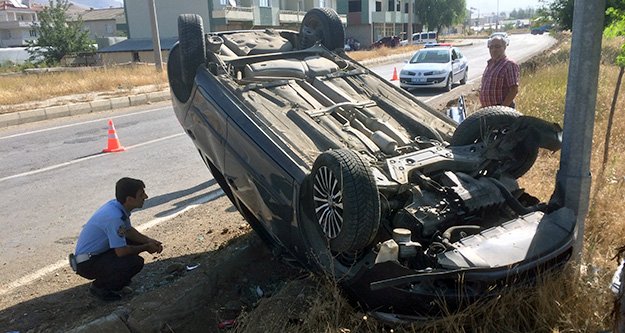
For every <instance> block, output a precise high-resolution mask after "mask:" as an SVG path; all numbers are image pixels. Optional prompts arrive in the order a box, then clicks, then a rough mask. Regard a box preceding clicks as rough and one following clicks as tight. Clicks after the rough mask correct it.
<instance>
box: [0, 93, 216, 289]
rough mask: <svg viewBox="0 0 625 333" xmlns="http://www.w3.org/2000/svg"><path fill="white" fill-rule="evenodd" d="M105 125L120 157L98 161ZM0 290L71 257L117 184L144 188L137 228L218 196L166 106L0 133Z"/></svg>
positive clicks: (113, 155) (107, 156) (104, 140)
mask: <svg viewBox="0 0 625 333" xmlns="http://www.w3.org/2000/svg"><path fill="white" fill-rule="evenodd" d="M108 119H112V120H113V121H114V124H115V128H116V131H117V134H118V137H119V140H120V142H121V144H122V145H123V146H124V147H125V148H126V151H124V152H120V153H109V154H102V153H101V151H102V149H104V148H105V147H106V144H107V130H108ZM0 156H1V157H0V165H2V168H1V169H0V196H1V197H2V200H0V212H1V213H0V216H1V218H0V220H1V221H2V222H1V223H2V232H0V248H1V249H2V253H1V254H0V262H1V265H2V272H3V274H2V276H1V277H0V286H6V285H7V283H9V282H12V281H14V280H16V279H18V278H20V277H23V276H25V275H27V274H29V273H33V271H36V270H37V269H42V268H45V267H49V266H50V265H51V264H54V263H57V262H59V261H60V260H65V258H67V254H68V253H70V252H72V251H73V247H74V244H75V239H76V237H77V236H78V233H79V232H80V229H81V227H82V225H83V224H84V223H85V222H86V221H87V219H88V218H89V217H90V215H91V214H92V213H93V212H94V211H95V210H96V209H97V208H98V207H99V206H100V205H102V204H103V203H104V202H106V201H107V200H109V199H112V198H114V195H115V191H114V188H115V186H114V184H115V182H116V181H117V179H119V178H121V177H124V176H129V177H134V178H140V179H142V180H144V182H145V183H146V192H147V194H148V195H149V196H150V199H149V200H148V201H146V205H145V206H144V209H142V210H140V211H137V212H136V213H134V214H132V221H133V223H134V225H135V226H139V225H141V224H143V223H145V222H147V221H151V220H154V219H156V218H161V217H164V216H167V215H170V214H172V213H174V212H175V211H176V210H179V209H182V208H184V207H186V206H187V205H189V204H190V203H193V202H195V201H197V200H198V199H200V198H201V197H206V195H207V194H208V193H209V192H211V191H215V190H217V186H216V185H215V184H214V182H213V180H212V176H211V174H210V172H209V171H208V170H207V169H206V167H205V166H204V164H203V163H202V160H201V159H200V158H199V157H198V153H197V151H196V150H195V148H194V146H193V144H192V143H191V140H190V139H189V138H188V137H187V136H186V135H185V134H184V133H183V131H182V128H181V127H180V126H179V125H178V122H177V120H176V118H175V116H174V113H173V110H172V108H171V103H170V102H162V103H158V104H153V105H148V106H144V107H134V108H128V109H124V110H117V111H112V112H105V113H97V114H91V115H87V116H78V117H68V118H60V119H56V120H52V121H44V122H38V123H33V124H27V125H22V126H17V127H12V128H8V129H6V128H5V129H0Z"/></svg>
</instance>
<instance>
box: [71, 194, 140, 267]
mask: <svg viewBox="0 0 625 333" xmlns="http://www.w3.org/2000/svg"><path fill="white" fill-rule="evenodd" d="M130 227H131V225H130V213H129V212H127V211H126V209H125V208H124V206H123V205H122V204H121V203H119V201H117V200H116V199H113V200H111V201H109V202H107V203H105V204H104V205H102V207H100V208H99V209H98V210H97V211H96V212H95V213H94V214H93V216H91V218H90V219H89V221H87V224H85V225H84V226H83V228H82V231H81V232H80V235H79V236H78V242H77V243H76V251H75V252H74V253H75V254H76V255H79V254H85V253H88V254H92V255H96V254H100V253H104V252H106V251H108V250H110V249H114V248H118V247H124V246H126V245H127V243H126V230H128V229H129V228H130Z"/></svg>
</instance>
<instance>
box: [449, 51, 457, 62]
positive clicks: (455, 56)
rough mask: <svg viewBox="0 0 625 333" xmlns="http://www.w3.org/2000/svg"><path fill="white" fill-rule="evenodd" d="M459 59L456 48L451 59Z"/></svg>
mask: <svg viewBox="0 0 625 333" xmlns="http://www.w3.org/2000/svg"><path fill="white" fill-rule="evenodd" d="M456 59H458V54H457V53H456V50H452V51H451V60H456Z"/></svg>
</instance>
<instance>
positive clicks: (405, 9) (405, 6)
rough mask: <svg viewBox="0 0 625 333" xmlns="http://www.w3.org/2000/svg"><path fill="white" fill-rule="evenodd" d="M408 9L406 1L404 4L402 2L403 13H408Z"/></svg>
mask: <svg viewBox="0 0 625 333" xmlns="http://www.w3.org/2000/svg"><path fill="white" fill-rule="evenodd" d="M408 11H409V6H408V4H407V3H406V4H404V13H408Z"/></svg>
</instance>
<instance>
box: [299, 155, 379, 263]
mask: <svg viewBox="0 0 625 333" xmlns="http://www.w3.org/2000/svg"><path fill="white" fill-rule="evenodd" d="M310 180H311V182H312V186H311V189H310V191H311V193H310V197H309V198H310V199H311V200H312V208H313V212H311V213H312V214H313V219H314V221H316V223H317V224H318V227H319V228H320V230H321V231H322V234H323V236H324V237H325V240H326V242H327V243H328V244H329V248H330V250H332V251H334V252H352V251H358V250H362V249H363V248H365V247H366V246H367V245H369V244H370V243H371V241H372V240H373V238H374V237H375V235H376V234H377V232H378V227H379V224H380V198H379V194H378V188H377V185H376V182H375V178H374V177H373V173H372V172H371V169H370V168H369V167H368V166H367V165H366V164H365V162H364V161H363V160H362V159H361V158H360V156H359V155H358V154H356V153H355V152H353V151H351V150H348V149H337V150H330V151H327V152H324V153H322V154H321V155H319V156H318V157H317V159H316V160H315V163H314V164H313V168H312V171H311V174H310Z"/></svg>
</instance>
